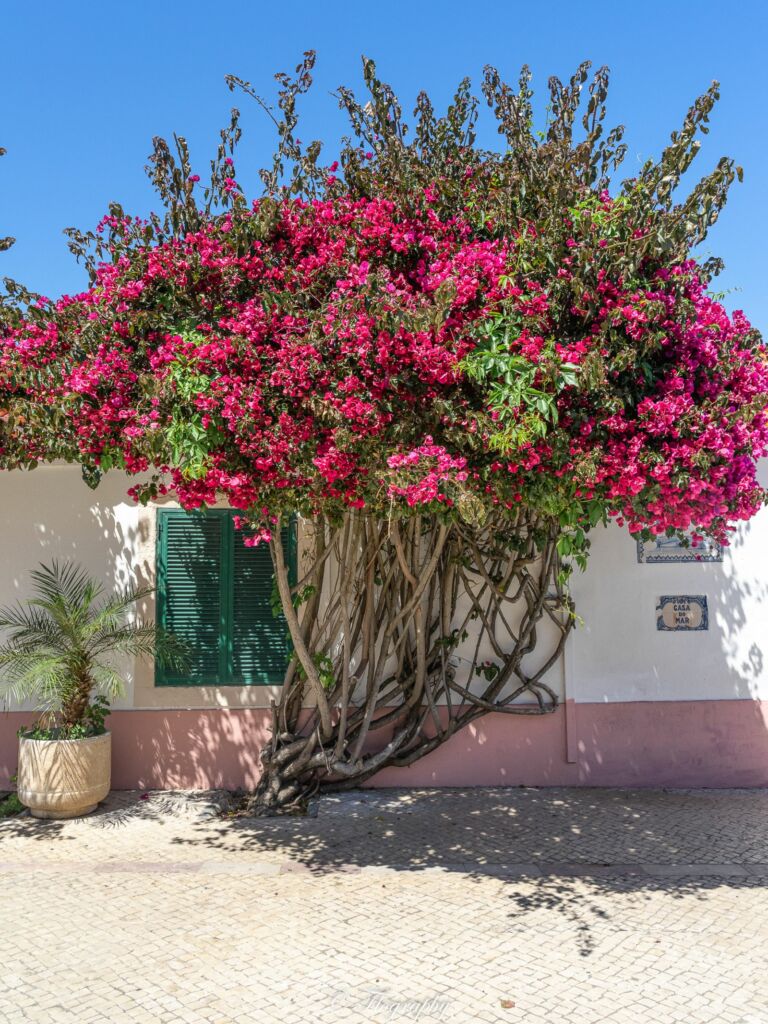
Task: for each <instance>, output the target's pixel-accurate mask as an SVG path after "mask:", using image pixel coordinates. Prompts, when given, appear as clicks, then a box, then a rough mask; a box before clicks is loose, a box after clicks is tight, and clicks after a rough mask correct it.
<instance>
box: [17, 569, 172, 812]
mask: <svg viewBox="0 0 768 1024" xmlns="http://www.w3.org/2000/svg"><path fill="white" fill-rule="evenodd" d="M31 577H32V580H33V596H32V598H31V599H30V600H29V601H27V602H26V603H25V604H21V603H19V604H17V605H14V606H13V607H9V608H4V609H2V610H0V629H3V630H5V631H6V632H7V634H8V635H7V638H6V640H5V642H4V643H2V644H0V687H2V689H4V690H5V692H6V693H7V695H8V696H9V697H10V698H12V699H15V700H19V701H32V702H33V703H34V704H35V706H36V708H37V711H38V712H39V715H40V717H39V718H38V721H37V722H36V724H35V725H33V726H32V727H31V728H29V729H26V730H24V729H23V730H20V732H19V770H18V779H17V781H18V797H19V800H20V801H21V802H22V803H23V804H25V805H26V806H27V807H28V808H29V810H30V812H31V813H32V814H33V815H34V816H35V817H37V818H73V817H79V816H80V815H83V814H88V813H89V812H90V811H92V810H94V808H95V807H96V805H97V804H98V803H99V801H100V800H103V799H104V797H105V796H106V795H107V793H109V789H110V777H111V751H112V748H111V735H110V733H109V732H108V731H107V730H106V728H105V718H106V717H107V715H108V714H109V702H110V700H112V699H113V698H115V697H117V696H119V695H120V694H121V693H122V692H123V688H124V681H123V677H122V675H121V673H120V671H119V665H118V663H117V659H118V658H119V657H120V656H123V657H125V656H139V655H149V656H154V657H156V658H157V659H158V660H159V661H161V662H163V663H166V664H170V665H171V666H183V663H184V650H183V648H182V646H181V644H180V643H179V642H178V641H177V640H176V639H175V638H174V637H173V635H172V634H169V633H166V632H164V631H162V630H160V629H158V628H157V627H156V626H155V625H154V623H152V622H147V621H146V620H144V619H141V618H136V617H132V618H131V619H130V621H129V613H130V612H131V610H132V609H133V608H134V606H135V605H136V604H137V602H140V601H142V600H143V599H144V598H146V597H147V596H148V595H149V594H151V593H152V590H151V588H147V587H127V588H125V589H124V590H121V591H118V592H115V593H113V594H105V592H104V587H103V586H102V584H101V583H99V582H98V581H97V580H94V579H92V578H91V577H89V576H88V574H87V573H86V572H85V570H83V569H82V568H80V567H79V566H77V565H74V564H72V563H58V562H53V563H52V564H51V565H50V566H46V565H41V566H40V567H39V568H38V569H36V570H34V571H33V572H32V573H31Z"/></svg>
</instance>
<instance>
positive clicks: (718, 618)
mask: <svg viewBox="0 0 768 1024" xmlns="http://www.w3.org/2000/svg"><path fill="white" fill-rule="evenodd" d="M762 470H763V472H762V483H763V484H764V485H765V484H766V483H768V465H764V466H763V467H762ZM572 589H573V593H574V597H575V599H576V605H577V609H578V613H579V615H580V616H581V618H582V620H583V625H582V626H581V627H580V628H579V629H577V630H576V632H575V635H574V636H572V640H571V650H570V651H569V654H568V658H567V659H566V669H567V673H568V691H569V693H568V695H569V696H571V697H575V698H576V700H578V701H626V700H723V699H728V698H731V699H732V698H735V697H740V698H750V697H751V698H760V699H764V700H765V699H768V666H766V665H765V660H766V651H768V508H764V509H762V511H761V512H760V513H758V515H757V516H756V517H755V518H754V519H753V520H752V521H751V522H749V523H746V524H744V525H743V526H741V527H740V528H739V529H738V531H737V532H736V533H735V535H734V536H733V540H732V542H731V545H730V546H729V547H728V548H726V549H725V552H724V558H723V561H722V562H701V563H693V562H683V563H672V564H665V565H660V564H651V565H648V564H638V562H637V553H636V546H635V543H634V541H633V540H632V538H631V537H630V536H629V535H628V533H627V532H626V530H621V529H619V528H618V527H617V526H611V527H608V528H607V529H602V528H601V529H599V530H596V531H595V533H594V534H593V541H592V552H591V557H590V561H589V567H588V569H587V571H586V573H583V574H579V575H577V577H576V579H575V580H574V584H573V588H572ZM671 594H704V595H706V597H707V602H708V606H709V630H708V631H706V632H659V631H657V629H656V614H655V607H656V602H657V600H658V598H659V597H660V596H661V595H671Z"/></svg>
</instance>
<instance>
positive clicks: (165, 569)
mask: <svg viewBox="0 0 768 1024" xmlns="http://www.w3.org/2000/svg"><path fill="white" fill-rule="evenodd" d="M234 515H235V513H233V512H231V511H229V510H228V509H209V510H208V511H206V512H204V513H198V512H184V511H182V510H181V509H161V510H160V511H159V512H158V545H157V621H158V623H159V625H161V626H162V627H163V628H164V629H168V630H170V631H171V632H173V633H175V634H176V635H177V636H178V637H179V638H180V639H181V640H183V641H184V642H185V643H186V644H187V646H188V649H189V653H190V669H189V671H188V672H185V673H183V674H181V675H180V674H178V673H176V674H174V673H172V672H169V671H168V670H165V669H163V668H162V667H161V666H157V669H156V674H155V680H156V683H157V685H158V686H185V685H187V686H188V685H192V686H195V685H202V684H207V685H216V684H219V685H227V684H229V685H243V684H246V685H247V684H257V685H258V684H262V685H264V684H268V683H281V682H282V680H283V675H284V673H285V667H286V664H287V660H288V656H289V654H290V643H289V640H288V637H287V626H286V623H285V619H284V618H283V616H279V617H275V615H274V614H273V612H272V593H273V587H274V582H273V572H272V559H271V556H270V553H269V548H268V547H267V545H265V544H260V545H258V546H257V547H255V548H250V547H246V546H245V544H244V543H243V539H244V537H245V536H247V533H244V532H243V531H241V530H237V529H235V525H234ZM282 538H283V546H284V548H285V551H286V558H287V561H288V571H289V576H290V578H291V580H292V581H293V580H295V578H296V529H295V523H292V524H291V526H290V527H287V528H286V529H284V530H283V533H282Z"/></svg>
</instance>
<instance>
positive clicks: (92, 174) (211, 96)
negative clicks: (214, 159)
mask: <svg viewBox="0 0 768 1024" xmlns="http://www.w3.org/2000/svg"><path fill="white" fill-rule="evenodd" d="M767 9H768V5H764V4H763V3H762V2H758V0H742V2H740V3H733V4H729V5H727V4H723V3H722V2H720V3H714V2H710V0H700V2H697V3H680V2H677V3H676V2H674V0H666V2H665V3H653V2H645V3H642V4H641V3H637V2H635V3H626V2H621V0H619V2H615V3H613V4H611V3H605V2H602V3H594V2H592V0H581V2H575V0H571V2H569V3H562V2H560V0H550V2H549V3H547V4H544V3H533V2H530V0H528V2H526V3H519V2H517V0H512V2H507V3H488V2H477V0H475V2H474V3H471V2H464V3H457V2H454V0H443V2H441V3H419V2H418V0H411V2H409V3H406V2H402V0H389V2H387V3H381V4H367V5H365V4H360V3H346V2H342V0H339V2H336V3H333V4H330V3H326V2H323V0H315V2H313V3H306V2H303V0H294V3H292V4H279V3H274V2H273V3H270V4H262V3H255V2H253V0H250V2H249V0H242V2H241V3H240V4H236V5H231V4H211V3H202V2H199V0H185V2H184V3H179V2H176V0H164V2H159V0H132V2H131V3H125V2H123V3H115V2H108V0H101V2H98V3H90V2H82V0H67V2H66V3H61V2H60V0H37V2H36V3H34V4H30V3H22V2H19V0H4V2H3V4H2V10H1V11H0V16H1V18H2V21H1V22H0V24H2V49H3V60H2V64H0V145H2V146H4V147H5V148H6V149H7V150H8V155H7V156H6V157H4V158H3V160H2V161H0V235H6V234H12V235H15V236H16V238H17V239H18V241H17V244H16V246H15V247H14V248H13V249H11V250H10V252H8V253H5V254H0V274H2V275H9V276H12V277H16V278H18V279H20V280H22V281H24V282H25V283H27V284H29V285H30V286H31V287H33V288H35V289H37V290H39V291H42V292H43V293H45V294H47V295H56V294H59V293H60V292H64V291H74V290H77V289H79V288H80V287H81V286H82V285H83V284H84V275H83V271H82V269H81V268H79V267H78V266H77V265H76V264H75V262H74V260H73V258H72V257H71V256H70V254H69V252H68V250H67V248H66V242H65V239H64V237H63V235H62V229H63V228H64V227H66V226H67V225H76V226H77V227H80V228H88V227H93V226H94V225H95V223H96V221H97V220H98V219H99V217H100V216H101V215H102V213H103V212H104V211H105V209H106V206H107V203H108V202H109V201H110V200H111V199H116V200H119V201H120V202H122V203H123V204H124V206H125V207H126V208H127V209H128V210H129V211H132V212H136V213H146V212H147V211H148V210H149V209H151V208H152V207H153V205H154V202H153V196H152V192H151V189H150V186H149V183H148V182H147V180H146V178H145V176H144V173H143V166H144V164H145V161H146V157H147V154H148V152H149V148H150V140H151V138H152V136H153V135H169V134H170V133H172V132H173V131H174V130H175V131H177V132H179V133H180V134H183V135H185V136H186V137H187V139H188V140H189V142H190V145H191V146H192V150H193V155H195V156H196V159H197V163H198V166H199V168H200V169H201V172H202V173H203V174H204V173H205V170H206V168H207V163H208V160H209V158H210V155H211V153H212V150H213V147H214V145H215V142H216V139H217V133H218V129H219V128H220V127H221V126H222V125H223V124H224V123H225V122H226V120H227V117H228V112H229V109H230V107H231V106H232V104H233V102H237V103H238V104H239V105H240V106H241V108H242V109H243V112H244V117H243V122H244V127H245V130H246V144H245V145H244V146H243V149H242V155H241V157H240V158H239V160H238V178H239V180H240V181H241V182H242V183H243V184H245V185H246V186H249V185H250V186H251V188H252V189H255V187H256V183H257V176H256V171H257V169H258V167H259V166H261V165H262V164H263V163H266V162H267V160H268V157H269V154H270V153H271V141H272V139H271V132H270V126H269V124H268V121H267V119H266V117H265V116H264V115H263V114H262V113H260V112H259V111H258V110H257V109H256V107H255V106H254V105H252V104H251V105H248V104H247V102H246V100H245V99H244V98H243V99H242V100H237V101H235V100H233V97H232V96H231V95H230V93H229V92H228V91H227V89H226V87H225V85H224V81H223V79H224V75H225V74H226V73H228V72H232V73H235V74H238V75H240V76H241V77H244V78H248V79H250V80H251V81H252V82H253V83H254V84H255V85H256V86H257V87H258V90H259V91H260V92H261V93H262V94H263V95H267V96H270V95H272V94H273V81H272V74H273V72H275V71H278V70H282V69H289V68H292V67H293V66H294V65H295V64H296V63H297V62H298V60H299V58H300V56H301V53H302V51H303V50H305V49H308V48H314V49H316V50H317V51H318V67H317V72H316V86H315V88H314V89H313V94H312V95H311V97H309V98H308V99H307V100H306V102H305V104H304V108H303V109H304V111H305V114H306V118H305V121H306V124H305V127H304V128H303V131H302V133H301V136H302V138H304V139H307V138H309V137H310V136H311V137H313V138H314V137H322V138H326V139H329V140H331V141H332V140H333V139H334V138H336V137H338V134H339V133H340V131H341V129H342V126H343V122H342V121H341V119H340V118H341V116H340V114H339V112H338V110H337V109H336V104H335V101H334V100H333V98H332V97H331V96H330V92H331V91H332V90H333V89H334V88H335V87H336V86H337V85H339V84H342V83H343V84H348V85H352V86H357V85H359V84H360V55H361V54H362V53H365V54H367V55H369V56H371V57H373V58H374V59H375V60H376V61H377V63H378V66H379V71H380V74H381V77H383V78H385V79H387V80H388V81H390V82H391V83H392V84H393V85H394V86H395V88H396V90H397V91H398V93H399V94H400V96H401V98H402V99H403V101H404V106H405V107H406V108H407V109H410V108H411V106H412V102H413V100H414V99H415V97H416V94H417V93H418V91H419V90H420V89H422V88H426V89H427V91H428V92H430V94H431V95H432V97H433V99H434V100H435V102H436V104H437V105H441V104H443V103H445V102H447V100H448V99H449V98H450V95H451V92H452V89H453V87H454V86H455V84H456V83H457V82H458V81H459V79H460V78H462V77H463V76H464V75H470V76H471V77H472V79H473V80H474V81H475V82H476V83H477V84H478V88H479V79H480V75H481V72H482V67H483V65H484V64H486V63H492V64H495V65H496V66H497V67H498V68H499V69H500V71H501V72H502V73H503V74H505V75H507V76H508V77H510V78H515V77H516V75H517V72H518V70H519V67H520V65H521V64H522V63H524V62H526V63H528V64H530V66H531V68H532V70H533V72H534V86H535V87H536V86H538V89H539V99H540V103H541V108H543V106H544V103H545V99H544V97H545V90H546V79H547V77H548V75H550V74H557V75H559V76H561V77H566V76H568V75H569V74H570V73H571V72H572V71H573V70H574V68H575V67H576V65H577V64H578V63H579V61H581V60H583V59H590V60H592V61H593V62H594V64H595V65H596V66H597V65H600V64H608V65H609V66H610V67H611V69H612V74H613V79H612V87H611V95H610V100H609V114H608V120H609V121H610V122H612V123H613V122H619V121H620V122H623V123H625V124H626V125H627V141H628V142H629V146H630V149H629V155H628V158H627V161H626V163H625V172H626V174H627V175H630V174H632V173H634V171H635V170H636V169H637V168H638V167H639V166H640V164H641V163H642V162H643V161H644V160H645V159H646V158H647V157H648V156H649V155H652V154H657V153H658V152H659V150H660V148H661V147H662V146H663V145H664V143H665V141H666V140H667V138H668V135H669V132H670V131H671V130H672V129H673V128H676V127H678V126H679V124H680V123H681V121H682V118H683V116H684V114H685V111H686V110H687V108H688V106H689V104H690V102H691V101H692V100H693V98H694V97H695V96H696V95H698V93H700V92H702V91H704V89H706V88H707V86H708V85H709V84H710V82H711V81H712V79H714V78H717V79H719V81H720V82H721V85H722V100H721V102H720V105H719V107H718V108H717V110H716V112H715V118H714V122H713V127H712V131H711V133H710V135H709V136H708V137H707V139H706V140H705V143H704V145H703V147H702V154H701V156H700V157H699V159H698V160H697V162H696V167H697V171H698V169H699V168H700V170H701V172H702V173H703V171H705V170H706V169H708V168H710V167H711V166H713V165H714V163H715V161H716V160H717V158H718V157H719V156H720V155H722V154H728V155H730V156H734V157H735V158H736V159H737V160H738V161H739V162H740V163H741V164H742V165H743V166H744V170H745V182H744V184H743V185H741V186H734V190H733V192H732V194H731V198H730V201H729V204H728V206H727V208H726V210H725V212H724V214H723V216H722V218H721V221H720V223H718V224H717V225H716V227H715V229H714V230H713V232H712V234H711V235H710V239H709V241H708V252H713V253H716V254H718V255H721V256H723V257H724V259H725V260H726V264H727V270H726V273H725V274H724V275H723V276H722V277H721V278H720V282H719V284H718V285H717V287H718V288H725V289H730V290H731V291H730V293H729V295H728V297H727V300H726V302H727V304H728V305H729V307H731V308H733V307H737V308H743V309H745V310H746V312H747V314H748V315H749V316H750V318H751V319H752V321H753V323H754V324H755V325H756V326H758V327H760V329H761V330H763V331H764V332H768V288H766V284H765V276H766V259H765V252H766V239H768V202H767V201H766V196H768V144H766V141H765V140H766V138H768V132H767V131H766V129H768V114H766V110H767V109H768V102H767V101H768V59H766V55H765V52H764V50H765V42H766V39H767V38H768V14H766V10H767ZM541 108H540V109H541ZM492 138H493V136H492V135H491V134H490V132H489V134H488V136H487V139H486V141H488V142H491V141H492Z"/></svg>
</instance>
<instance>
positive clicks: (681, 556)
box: [637, 536, 723, 565]
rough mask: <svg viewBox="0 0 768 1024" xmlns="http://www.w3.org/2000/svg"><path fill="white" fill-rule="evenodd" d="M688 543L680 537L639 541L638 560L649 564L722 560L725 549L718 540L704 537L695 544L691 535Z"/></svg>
mask: <svg viewBox="0 0 768 1024" xmlns="http://www.w3.org/2000/svg"><path fill="white" fill-rule="evenodd" d="M686 540H687V544H685V543H684V542H683V540H682V539H681V538H680V537H677V536H675V537H655V538H654V539H653V540H646V541H642V540H640V539H638V541H637V560H638V562H640V563H643V562H645V563H647V564H648V565H652V564H654V563H655V564H659V563H661V562H722V560H723V549H722V546H721V545H720V544H718V543H717V541H714V540H711V539H710V538H709V537H703V538H702V539H701V540H699V541H698V542H697V543H696V545H695V546H694V544H693V542H692V541H691V539H690V538H689V537H687V538H686Z"/></svg>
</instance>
